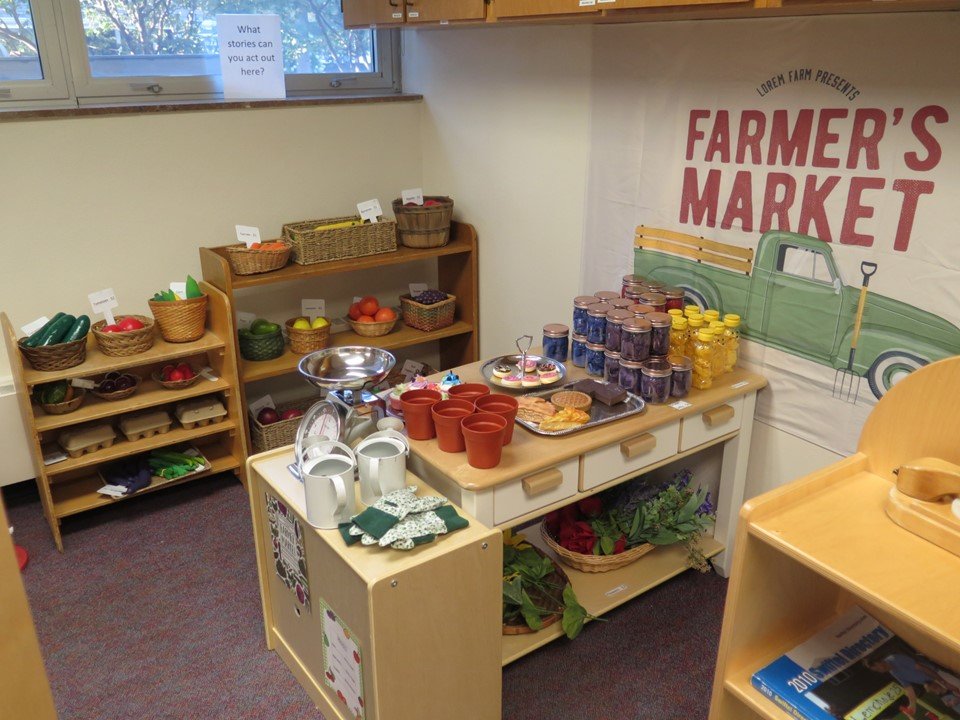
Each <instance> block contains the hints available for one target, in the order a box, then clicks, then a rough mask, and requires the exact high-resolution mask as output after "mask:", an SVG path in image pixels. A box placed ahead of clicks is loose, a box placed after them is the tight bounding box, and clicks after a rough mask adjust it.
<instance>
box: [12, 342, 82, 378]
mask: <svg viewBox="0 0 960 720" xmlns="http://www.w3.org/2000/svg"><path fill="white" fill-rule="evenodd" d="M24 340H26V338H21V339H20V340H18V341H17V346H18V347H19V348H20V352H22V353H23V355H24V357H25V358H27V361H28V362H29V363H30V367H32V368H33V369H34V370H43V371H46V372H51V371H53V370H66V369H67V368H72V367H74V366H76V365H79V364H80V363H82V362H83V361H84V360H86V359H87V336H86V335H84V336H83V337H82V338H80V339H79V340H74V341H72V342H65V343H57V344H56V345H44V346H43V347H26V346H25V345H24V344H23V341H24Z"/></svg>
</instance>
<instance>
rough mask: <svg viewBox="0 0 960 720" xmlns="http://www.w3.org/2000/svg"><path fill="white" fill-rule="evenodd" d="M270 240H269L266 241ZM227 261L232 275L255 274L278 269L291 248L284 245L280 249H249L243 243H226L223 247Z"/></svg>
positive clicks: (286, 259) (287, 258)
mask: <svg viewBox="0 0 960 720" xmlns="http://www.w3.org/2000/svg"><path fill="white" fill-rule="evenodd" d="M268 242H270V241H268ZM225 250H226V252H227V261H228V262H229V263H230V269H231V270H233V273H234V275H256V274H257V273H265V272H270V271H271V270H279V269H280V268H282V267H283V266H284V265H286V264H287V261H288V260H289V259H290V251H291V248H290V246H289V245H285V246H284V248H283V249H282V250H264V249H263V248H257V249H256V250H251V249H250V248H248V247H247V246H246V245H245V244H243V243H240V244H239V245H228V246H227V247H226V248H225Z"/></svg>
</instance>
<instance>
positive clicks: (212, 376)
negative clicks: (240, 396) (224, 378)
mask: <svg viewBox="0 0 960 720" xmlns="http://www.w3.org/2000/svg"><path fill="white" fill-rule="evenodd" d="M200 374H201V375H202V376H203V377H205V378H206V379H207V380H209V381H210V382H216V381H217V380H219V379H220V376H219V375H217V374H216V373H215V372H214V371H213V368H212V367H210V366H209V365H207V366H206V367H203V368H200Z"/></svg>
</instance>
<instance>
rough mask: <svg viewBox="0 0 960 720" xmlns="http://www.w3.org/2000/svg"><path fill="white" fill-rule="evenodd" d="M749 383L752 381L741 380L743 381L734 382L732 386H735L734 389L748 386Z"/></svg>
mask: <svg viewBox="0 0 960 720" xmlns="http://www.w3.org/2000/svg"><path fill="white" fill-rule="evenodd" d="M749 384H750V381H749V380H741V381H740V382H738V383H734V384H733V385H731V386H730V387H731V388H733V389H734V390H736V389H737V388H742V387H746V386H747V385H749Z"/></svg>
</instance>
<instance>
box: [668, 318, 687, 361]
mask: <svg viewBox="0 0 960 720" xmlns="http://www.w3.org/2000/svg"><path fill="white" fill-rule="evenodd" d="M686 351H687V319H686V318H683V317H674V318H673V324H672V325H671V326H670V354H671V355H683V354H684V353H685V352H686Z"/></svg>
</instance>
